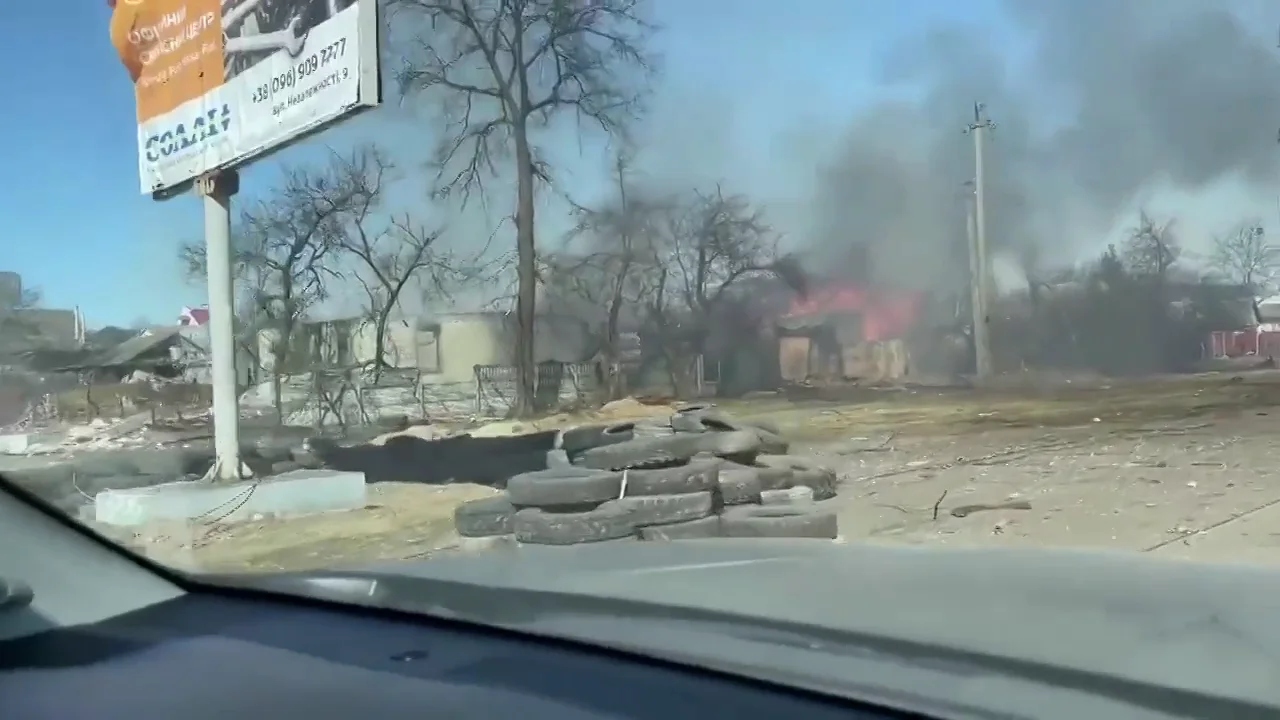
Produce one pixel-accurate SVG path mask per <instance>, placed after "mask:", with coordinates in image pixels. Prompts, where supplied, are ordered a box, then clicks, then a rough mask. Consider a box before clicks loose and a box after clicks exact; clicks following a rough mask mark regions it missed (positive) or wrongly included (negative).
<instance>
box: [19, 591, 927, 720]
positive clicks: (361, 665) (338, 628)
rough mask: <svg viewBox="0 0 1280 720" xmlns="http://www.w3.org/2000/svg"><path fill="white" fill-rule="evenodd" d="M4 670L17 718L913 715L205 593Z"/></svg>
mask: <svg viewBox="0 0 1280 720" xmlns="http://www.w3.org/2000/svg"><path fill="white" fill-rule="evenodd" d="M620 622H625V620H621V619H620ZM0 668H2V670H3V672H0V696H2V697H4V698H5V703H4V704H5V706H6V708H7V710H6V711H5V714H6V715H7V716H9V717H16V718H23V719H24V720H40V719H44V718H48V719H49V720H69V719H70V718H90V717H91V718H101V719H109V718H121V719H122V720H123V719H126V718H127V719H128V720H148V719H152V718H154V719H155V720H172V718H177V717H181V718H184V719H186V720H198V719H200V718H209V719H210V720H213V719H215V718H216V719H218V720H222V719H223V718H227V717H240V718H258V717H261V718H267V717H271V718H278V717H290V716H298V717H313V718H315V717H326V718H328V717H332V718H347V717H373V718H397V717H405V718H409V717H413V718H421V717H440V718H483V719H484V720H491V719H492V718H503V717H522V718H526V719H530V720H531V719H533V718H542V717H545V718H556V719H557V720H572V719H575V718H581V719H582V720H586V719H588V718H655V719H656V718H663V719H665V720H669V719H671V718H682V717H688V718H694V717H712V716H714V717H734V718H742V719H749V718H761V719H762V720H764V719H765V718H768V719H770V720H772V719H775V718H779V717H795V716H799V717H805V718H815V719H821V718H885V717H912V716H911V715H903V714H900V713H895V712H892V711H884V710H875V709H870V708H867V707H860V706H857V705H854V704H851V703H846V702H841V701H838V700H835V699H827V698H822V697H820V696H816V695H808V694H805V693H800V692H791V691H785V690H781V689H776V688H772V687H770V686H765V685H759V684H755V683H751V682H747V681H740V680H736V679H731V678H728V677H723V676H719V675H717V674H714V673H705V674H704V673H702V672H692V673H691V672H690V671H689V670H688V669H680V668H675V667H669V666H663V665H662V664H656V663H650V662H647V661H645V660H640V659H624V658H622V657H620V656H619V655H618V654H616V653H612V652H607V651H601V652H596V651H592V650H588V649H586V648H578V647H571V646H569V645H566V644H562V643H547V642H542V641H537V640H530V639H522V638H518V637H515V636H507V635H506V634H504V633H490V632H487V631H484V630H464V629H462V628H460V627H458V626H457V625H456V624H455V623H448V622H436V621H433V620H431V619H424V620H422V621H421V622H418V621H416V619H415V620H412V621H411V620H409V619H404V618H392V617H388V616H377V615H364V614H362V611H360V610H352V611H346V610H345V609H337V608H323V607H312V606H305V605H295V604H292V603H290V602H288V601H279V602H277V601H273V600H268V599H245V598H240V597H218V596H216V595H199V594H190V595H186V596H183V597H180V598H177V599H173V600H169V601H166V602H163V603H160V604H158V605H154V606H152V607H150V608H145V609H142V610H138V611H135V612H133V613H130V614H127V615H123V616H119V617H116V618H112V619H109V620H106V621H103V622H100V623H96V624H93V625H88V626H82V627H72V628H59V629H53V630H49V631H47V632H44V633H40V634H37V635H33V636H29V637H25V638H19V639H14V640H10V641H6V642H4V643H0Z"/></svg>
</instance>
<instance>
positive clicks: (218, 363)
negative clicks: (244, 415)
mask: <svg viewBox="0 0 1280 720" xmlns="http://www.w3.org/2000/svg"><path fill="white" fill-rule="evenodd" d="M239 190H240V176H239V174H238V173H237V172H236V171H235V170H223V171H221V172H216V173H210V174H209V175H205V176H204V177H201V178H199V179H198V180H197V181H196V193H197V194H198V195H200V196H201V197H202V198H203V199H204V239H205V246H206V256H205V260H206V265H207V271H208V275H209V345H210V349H211V354H212V356H213V358H212V360H213V362H212V368H211V369H212V372H213V380H212V383H213V447H214V452H215V453H216V460H215V462H214V466H213V470H212V471H211V474H212V475H213V477H214V479H217V480H239V479H241V474H240V468H241V466H240V403H239V398H238V397H237V388H236V381H237V376H236V340H235V322H234V318H235V302H234V300H233V295H232V284H233V277H232V263H231V198H232V196H234V195H235V194H236V193H237V192H238V191H239Z"/></svg>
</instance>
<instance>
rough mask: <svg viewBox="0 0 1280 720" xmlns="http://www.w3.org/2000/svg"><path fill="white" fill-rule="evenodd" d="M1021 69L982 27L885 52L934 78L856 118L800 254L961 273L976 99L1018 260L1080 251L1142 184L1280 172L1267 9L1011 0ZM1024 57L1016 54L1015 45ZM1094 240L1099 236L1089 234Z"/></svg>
mask: <svg viewBox="0 0 1280 720" xmlns="http://www.w3.org/2000/svg"><path fill="white" fill-rule="evenodd" d="M1005 9H1006V11H1007V14H1008V16H1009V17H1010V18H1011V20H1012V21H1013V23H1014V25H1015V29H1016V32H1017V35H1018V38H1019V39H1018V43H1019V44H1022V43H1024V42H1025V43H1026V44H1027V45H1028V46H1029V47H1030V53H1029V56H1027V57H1026V58H1025V59H1023V60H1019V61H1018V62H1016V63H1014V62H1011V61H1006V60H1004V59H1003V57H1002V56H1001V54H999V53H996V52H994V51H993V50H991V49H990V48H991V47H992V45H993V44H994V43H995V39H994V38H992V37H989V36H986V35H983V34H980V33H976V32H975V31H973V30H970V29H966V30H963V31H961V30H959V29H948V28H939V29H935V30H934V31H931V32H930V33H929V34H928V35H927V36H926V37H922V38H915V39H912V40H911V41H910V42H909V43H904V44H903V45H902V47H900V48H899V49H898V51H897V52H895V53H892V54H891V55H890V57H889V58H888V59H887V61H886V62H885V65H884V68H883V72H884V74H883V79H884V80H885V81H886V82H887V83H911V84H915V85H920V86H923V87H924V88H925V93H924V95H923V96H922V97H921V99H920V100H919V101H918V102H901V101H898V102H892V103H885V104H882V105H880V106H878V107H874V108H872V109H870V110H868V111H866V112H865V113H863V114H862V115H860V116H859V117H858V118H856V119H855V120H854V122H853V124H852V126H851V127H850V129H849V132H848V134H847V137H846V139H845V142H844V146H843V147H842V148H841V149H840V151H839V153H838V155H837V157H838V160H836V161H835V162H833V163H831V164H830V165H829V166H828V167H826V168H824V169H823V170H822V171H821V174H820V191H819V195H818V197H817V198H816V199H815V208H814V212H815V213H816V216H817V221H816V222H817V226H816V228H815V231H814V236H813V237H812V238H811V240H810V242H809V247H808V252H807V253H806V254H807V257H808V260H809V261H810V262H812V263H813V264H814V265H815V266H819V267H822V268H827V269H828V272H830V270H829V269H830V268H833V267H840V268H842V269H843V271H844V273H845V275H846V276H849V277H861V279H864V280H872V279H874V280H875V281H877V282H884V283H892V284H896V285H904V286H914V287H919V288H936V287H939V285H940V284H950V283H953V282H954V281H955V280H956V279H958V278H963V273H964V272H965V270H966V267H967V261H966V259H965V257H966V255H965V247H966V245H965V223H964V217H965V211H964V195H965V188H964V186H963V184H964V183H965V182H966V181H967V180H969V179H970V178H971V177H972V174H973V145H972V141H971V139H970V138H968V137H966V136H965V135H964V134H963V132H962V131H963V128H964V127H965V125H966V124H968V123H969V122H971V121H972V116H973V103H974V102H975V101H982V102H983V103H985V104H986V105H987V107H988V109H989V113H990V116H991V118H992V119H993V120H995V121H996V122H997V123H998V127H997V128H996V130H995V131H994V132H993V133H992V134H991V136H990V137H991V142H990V143H989V144H988V152H987V158H988V167H989V169H990V172H989V176H988V197H989V201H988V217H989V226H990V233H989V239H990V242H991V244H992V246H993V247H995V248H997V249H999V250H1001V251H1003V252H1005V253H1007V254H1010V255H1018V254H1020V253H1021V251H1023V250H1025V249H1026V248H1035V249H1037V250H1038V251H1039V255H1040V256H1041V257H1049V258H1052V259H1055V260H1058V261H1063V260H1069V259H1075V258H1073V257H1072V253H1071V250H1072V247H1073V246H1075V247H1076V248H1079V247H1080V246H1081V245H1083V244H1085V243H1086V242H1087V240H1088V239H1090V238H1093V239H1096V238H1097V237H1098V235H1099V234H1100V233H1103V232H1105V231H1106V230H1107V229H1108V228H1111V227H1114V226H1115V225H1116V223H1117V222H1120V221H1121V220H1122V219H1123V218H1121V217H1120V215H1121V213H1122V212H1126V211H1128V209H1129V208H1130V206H1131V204H1132V202H1133V201H1134V199H1135V197H1137V196H1138V195H1139V193H1140V191H1142V190H1144V189H1145V188H1149V187H1150V186H1152V185H1155V184H1159V183H1163V184H1164V185H1167V186H1169V187H1173V188H1176V189H1179V190H1184V191H1194V190H1197V189H1201V188H1204V187H1206V186H1208V185H1210V184H1212V183H1214V182H1216V181H1219V180H1222V179H1224V178H1229V177H1233V176H1235V177H1238V178H1239V179H1240V180H1241V181H1243V182H1244V183H1246V184H1247V185H1250V186H1254V187H1267V186H1270V185H1272V184H1274V183H1275V182H1276V180H1277V179H1278V178H1277V175H1278V171H1280V162H1278V161H1280V148H1277V146H1276V128H1277V126H1278V125H1280V49H1277V48H1276V39H1277V38H1276V30H1275V28H1276V25H1275V23H1276V21H1280V12H1271V13H1270V14H1269V15H1268V14H1266V13H1268V12H1270V11H1266V10H1264V9H1258V8H1257V7H1253V6H1246V5H1244V4H1242V3H1235V4H1233V3H1230V2H1209V0H1204V1H1203V2H1193V1H1192V0H1108V1H1107V2H1081V1H1080V0H1008V2H1006V3H1005ZM1019 54H1020V53H1019ZM1093 246H1096V242H1095V243H1094V244H1093Z"/></svg>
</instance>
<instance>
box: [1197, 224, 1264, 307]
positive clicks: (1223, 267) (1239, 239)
mask: <svg viewBox="0 0 1280 720" xmlns="http://www.w3.org/2000/svg"><path fill="white" fill-rule="evenodd" d="M1208 260H1209V267H1211V268H1213V270H1215V271H1216V272H1218V273H1220V274H1221V275H1223V276H1224V277H1225V278H1226V279H1228V280H1230V281H1231V282H1233V283H1236V284H1238V285H1241V286H1243V287H1246V288H1249V290H1250V292H1255V293H1258V292H1266V291H1269V290H1270V289H1271V288H1272V287H1273V285H1274V281H1275V277H1276V271H1277V270H1280V248H1277V247H1276V246H1275V245H1273V244H1272V243H1271V242H1269V241H1268V239H1267V234H1266V231H1265V230H1263V228H1262V226H1261V225H1260V224H1258V223H1256V222H1250V223H1242V224H1241V225H1239V226H1237V227H1236V228H1235V229H1234V230H1232V231H1231V232H1230V233H1228V234H1226V235H1222V236H1217V237H1214V239H1213V249H1212V250H1210V252H1209V258H1208Z"/></svg>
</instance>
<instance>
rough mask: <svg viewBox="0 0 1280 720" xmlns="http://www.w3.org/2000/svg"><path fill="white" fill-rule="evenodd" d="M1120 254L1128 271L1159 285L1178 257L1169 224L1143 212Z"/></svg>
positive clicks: (1173, 234)
mask: <svg viewBox="0 0 1280 720" xmlns="http://www.w3.org/2000/svg"><path fill="white" fill-rule="evenodd" d="M1122 255H1123V259H1124V264H1125V267H1126V269H1128V270H1129V272H1131V273H1133V274H1135V275H1138V276H1141V277H1147V278H1151V279H1154V280H1155V281H1156V282H1157V283H1159V284H1163V282H1164V279H1165V277H1166V276H1167V275H1168V273H1169V268H1171V267H1173V265H1174V263H1176V262H1178V258H1180V257H1181V256H1182V244H1181V243H1179V242H1178V237H1177V235H1176V234H1175V233H1174V226H1173V221H1172V220H1168V221H1165V222H1158V221H1156V220H1155V219H1154V218H1153V217H1152V216H1151V215H1149V214H1147V212H1146V211H1145V210H1144V211H1143V212H1142V213H1140V214H1139V216H1138V225H1137V226H1136V227H1134V228H1132V229H1130V230H1129V236H1128V238H1127V239H1126V240H1125V244H1124V249H1123V252H1122Z"/></svg>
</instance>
